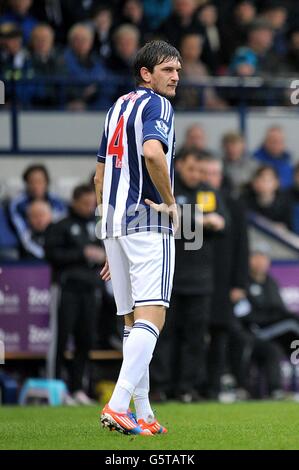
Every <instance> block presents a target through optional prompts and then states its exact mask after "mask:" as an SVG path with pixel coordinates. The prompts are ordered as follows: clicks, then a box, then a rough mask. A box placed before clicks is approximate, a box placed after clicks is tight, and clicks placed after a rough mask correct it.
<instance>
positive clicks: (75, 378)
mask: <svg viewBox="0 0 299 470" xmlns="http://www.w3.org/2000/svg"><path fill="white" fill-rule="evenodd" d="M95 207H96V197H95V192H94V189H93V188H92V187H91V186H90V185H85V184H84V185H80V186H78V187H76V188H75V189H74V192H73V198H72V206H71V210H70V214H69V216H68V217H66V218H65V219H63V220H61V221H60V222H58V223H57V224H53V225H51V226H50V227H49V228H48V231H47V234H46V243H45V252H46V258H47V260H48V261H49V262H50V264H51V266H52V268H53V276H54V277H53V282H55V283H56V284H58V286H59V288H60V291H61V294H60V302H59V306H58V325H57V327H58V329H57V343H56V344H57V351H56V377H58V378H61V377H62V372H63V366H64V364H65V357H64V353H65V351H66V348H67V344H68V339H69V337H70V336H71V335H72V336H73V338H74V341H75V352H74V359H73V363H72V367H71V370H70V371H69V372H70V374H69V388H70V391H71V392H72V394H73V399H74V400H75V402H77V403H79V404H90V399H89V398H88V396H87V395H86V393H85V392H84V391H83V376H84V372H85V367H86V365H87V362H88V353H89V351H90V350H91V348H92V346H93V336H94V332H95V326H96V318H95V313H96V310H97V303H96V299H97V292H98V289H99V288H100V280H99V268H100V266H101V265H103V263H104V261H105V258H106V256H105V251H104V249H103V248H102V246H101V244H100V242H99V241H98V240H97V239H96V220H95Z"/></svg>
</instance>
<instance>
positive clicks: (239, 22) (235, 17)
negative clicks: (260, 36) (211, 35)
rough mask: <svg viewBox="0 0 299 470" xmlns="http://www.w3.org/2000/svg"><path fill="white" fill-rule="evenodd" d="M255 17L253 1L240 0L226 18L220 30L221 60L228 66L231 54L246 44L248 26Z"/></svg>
mask: <svg viewBox="0 0 299 470" xmlns="http://www.w3.org/2000/svg"><path fill="white" fill-rule="evenodd" d="M255 15H256V7H255V3H254V1H253V0H240V1H238V2H237V3H236V5H235V6H234V7H233V13H232V17H231V18H226V19H225V20H224V22H223V23H224V24H223V25H222V28H221V41H222V44H221V47H222V60H223V62H224V64H229V63H230V61H231V58H232V54H233V52H234V51H236V50H237V49H238V48H239V47H241V46H242V45H244V44H245V43H246V39H247V33H248V26H249V25H250V24H251V23H252V22H253V20H254V18H255Z"/></svg>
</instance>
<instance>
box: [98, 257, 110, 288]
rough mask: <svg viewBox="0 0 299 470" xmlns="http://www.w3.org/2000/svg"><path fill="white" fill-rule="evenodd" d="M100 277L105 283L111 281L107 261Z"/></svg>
mask: <svg viewBox="0 0 299 470" xmlns="http://www.w3.org/2000/svg"><path fill="white" fill-rule="evenodd" d="M100 276H101V278H102V279H103V281H105V282H107V281H110V279H111V274H110V269H109V264H108V260H107V259H106V261H105V264H104V267H103V269H102V271H101V272H100Z"/></svg>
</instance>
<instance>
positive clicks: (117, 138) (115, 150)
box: [108, 116, 124, 168]
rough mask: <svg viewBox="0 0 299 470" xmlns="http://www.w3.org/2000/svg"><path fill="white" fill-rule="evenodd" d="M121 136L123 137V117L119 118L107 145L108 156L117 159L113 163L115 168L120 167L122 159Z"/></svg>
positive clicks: (122, 146)
mask: <svg viewBox="0 0 299 470" xmlns="http://www.w3.org/2000/svg"><path fill="white" fill-rule="evenodd" d="M123 136H124V117H123V116H121V117H120V119H119V121H118V123H117V126H116V128H115V131H114V133H113V136H112V137H111V140H110V142H109V145H108V155H110V156H111V157H113V156H114V155H115V156H116V157H117V158H116V162H115V168H121V167H122V159H123V155H124V145H123Z"/></svg>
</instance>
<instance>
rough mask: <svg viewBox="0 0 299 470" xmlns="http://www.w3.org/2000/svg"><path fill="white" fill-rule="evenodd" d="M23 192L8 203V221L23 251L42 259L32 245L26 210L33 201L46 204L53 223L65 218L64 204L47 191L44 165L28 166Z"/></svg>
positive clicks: (48, 181)
mask: <svg viewBox="0 0 299 470" xmlns="http://www.w3.org/2000/svg"><path fill="white" fill-rule="evenodd" d="M23 181H24V183H25V190H24V191H23V192H22V193H21V194H20V195H19V196H17V197H16V198H14V199H12V200H11V201H10V203H9V207H8V209H9V215H10V220H11V222H12V224H13V226H14V229H15V231H16V233H17V235H18V238H19V240H20V243H21V245H22V247H23V250H24V251H25V252H26V253H30V254H31V255H32V256H34V257H36V258H41V257H42V252H41V249H40V247H39V246H37V245H35V244H32V243H31V239H32V232H31V229H30V226H29V224H28V218H27V210H28V207H29V205H30V204H31V203H32V202H33V201H44V202H47V203H48V204H49V205H50V207H51V210H52V216H53V221H57V220H59V219H61V218H62V217H64V216H65V214H66V210H67V207H66V204H65V203H64V201H62V200H61V199H60V198H59V197H58V196H56V195H54V194H52V193H51V192H50V191H49V186H50V176H49V173H48V171H47V169H46V167H45V166H44V165H38V164H36V165H35V164H34V165H30V166H29V167H27V168H26V169H25V171H24V173H23Z"/></svg>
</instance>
